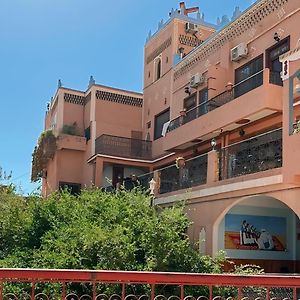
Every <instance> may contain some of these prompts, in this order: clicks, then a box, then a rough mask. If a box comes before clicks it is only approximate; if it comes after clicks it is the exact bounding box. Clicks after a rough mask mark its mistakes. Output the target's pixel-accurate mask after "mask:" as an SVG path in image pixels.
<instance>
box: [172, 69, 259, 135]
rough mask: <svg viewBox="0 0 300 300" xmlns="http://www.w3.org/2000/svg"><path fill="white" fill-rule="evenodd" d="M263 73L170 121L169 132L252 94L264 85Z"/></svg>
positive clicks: (254, 75) (256, 74) (241, 82)
mask: <svg viewBox="0 0 300 300" xmlns="http://www.w3.org/2000/svg"><path fill="white" fill-rule="evenodd" d="M263 72H264V70H261V71H259V72H257V73H255V74H253V75H252V76H249V77H248V78H246V79H245V80H242V81H240V82H239V83H237V84H236V85H234V86H233V87H232V89H230V90H226V91H224V92H222V93H221V94H219V95H217V96H215V97H213V98H211V99H210V100H208V101H205V102H203V103H201V104H200V105H198V106H196V107H194V108H192V109H190V110H188V111H187V112H186V115H184V116H179V117H177V118H175V119H173V120H171V121H170V124H169V127H168V132H170V131H172V130H175V129H176V128H178V127H180V126H182V125H184V124H186V123H189V122H191V121H193V120H195V119H197V118H199V117H201V116H203V115H205V114H207V113H209V112H210V111H213V110H215V109H216V108H218V107H221V106H223V105H225V104H226V103H228V102H230V101H232V100H234V99H235V98H238V97H240V96H242V95H243V94H246V93H248V92H250V91H251V90H253V89H255V88H257V87H259V86H261V85H262V84H263Z"/></svg>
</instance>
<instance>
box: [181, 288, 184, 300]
mask: <svg viewBox="0 0 300 300" xmlns="http://www.w3.org/2000/svg"><path fill="white" fill-rule="evenodd" d="M183 299H184V286H183V285H181V286H180V300H183Z"/></svg>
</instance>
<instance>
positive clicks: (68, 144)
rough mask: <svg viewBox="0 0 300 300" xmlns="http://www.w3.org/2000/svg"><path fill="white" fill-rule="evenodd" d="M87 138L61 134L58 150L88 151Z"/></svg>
mask: <svg viewBox="0 0 300 300" xmlns="http://www.w3.org/2000/svg"><path fill="white" fill-rule="evenodd" d="M86 147H87V146H86V138H85V137H82V136H77V135H70V134H60V135H59V136H58V139H57V149H59V150H60V149H68V150H76V151H85V150H86Z"/></svg>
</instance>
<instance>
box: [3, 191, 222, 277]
mask: <svg viewBox="0 0 300 300" xmlns="http://www.w3.org/2000/svg"><path fill="white" fill-rule="evenodd" d="M149 204H150V198H149V197H148V196H147V195H145V194H144V193H143V192H142V191H139V190H134V191H132V192H126V191H119V192H117V193H115V194H112V193H106V192H102V191H100V190H99V189H90V190H85V191H83V192H82V193H81V195H79V196H77V197H75V196H72V195H70V194H69V193H68V192H67V191H64V192H62V193H54V194H52V195H51V196H50V197H49V198H48V199H47V200H43V199H41V198H39V197H27V198H26V199H25V198H23V197H20V196H13V195H10V196H5V197H2V201H1V204H0V206H1V207H0V210H1V211H2V212H3V215H4V216H5V217H4V218H3V219H2V220H0V224H1V226H0V237H1V240H0V259H1V260H0V266H2V267H4V266H5V267H38V268H71V269H75V268H76V269H114V270H149V271H151V270H153V271H154V270H155V271H179V272H180V271H181V272H211V271H217V272H220V270H221V265H220V264H219V263H214V261H213V260H212V259H208V258H207V257H203V256H201V255H200V254H199V253H198V252H197V251H196V250H194V249H193V248H192V247H191V245H190V241H189V239H188V236H187V235H186V230H187V228H188V226H189V225H190V223H189V221H188V219H187V217H186V215H185V213H184V207H183V206H182V205H179V206H176V207H171V208H167V209H163V210H157V209H156V208H154V207H151V206H150V205H149ZM20 258H21V259H20ZM208 261H209V262H208Z"/></svg>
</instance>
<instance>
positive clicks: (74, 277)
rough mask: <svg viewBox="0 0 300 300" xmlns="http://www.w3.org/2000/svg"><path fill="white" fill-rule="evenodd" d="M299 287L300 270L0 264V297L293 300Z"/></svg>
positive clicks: (32, 299)
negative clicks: (183, 270)
mask: <svg viewBox="0 0 300 300" xmlns="http://www.w3.org/2000/svg"><path fill="white" fill-rule="evenodd" d="M299 288H300V276H299V275H290V276H284V275H283V276H280V275H265V274H263V275H234V274H218V275H216V274H196V273H167V272H164V273H162V272H126V271H91V270H46V269H45V270H33V269H0V299H1V300H2V299H5V300H8V299H9V300H18V299H22V300H27V299H28V300H49V299H62V300H196V299H197V300H223V299H224V300H233V299H235V300H243V299H244V300H246V299H247V300H248V299H260V300H262V299H268V300H269V299H273V300H275V299H276V300H277V299H278V300H279V299H281V300H282V299H284V300H297V299H300V293H299Z"/></svg>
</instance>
